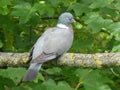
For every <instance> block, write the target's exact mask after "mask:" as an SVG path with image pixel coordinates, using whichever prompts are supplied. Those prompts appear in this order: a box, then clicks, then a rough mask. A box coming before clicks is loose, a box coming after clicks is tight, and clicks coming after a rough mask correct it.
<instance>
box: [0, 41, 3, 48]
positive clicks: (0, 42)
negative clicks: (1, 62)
mask: <svg viewBox="0 0 120 90" xmlns="http://www.w3.org/2000/svg"><path fill="white" fill-rule="evenodd" d="M2 47H3V43H2V41H1V40H0V48H2Z"/></svg>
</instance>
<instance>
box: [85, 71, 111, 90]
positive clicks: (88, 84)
mask: <svg viewBox="0 0 120 90" xmlns="http://www.w3.org/2000/svg"><path fill="white" fill-rule="evenodd" d="M110 82H111V80H110V79H109V78H108V76H103V75H102V74H101V73H100V72H99V70H94V71H92V72H91V73H90V74H89V75H88V76H87V77H86V78H85V79H84V81H83V84H84V87H85V89H86V90H112V89H111V88H110V87H109V86H108V85H107V84H105V83H110Z"/></svg>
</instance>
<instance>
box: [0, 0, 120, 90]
mask: <svg viewBox="0 0 120 90" xmlns="http://www.w3.org/2000/svg"><path fill="white" fill-rule="evenodd" d="M66 11H68V12H71V13H72V14H73V15H74V16H75V19H76V21H77V22H76V23H75V24H74V25H73V26H74V33H75V39H74V42H73V46H72V48H71V49H70V51H69V52H74V53H98V52H99V53H103V52H119V51H120V44H119V43H120V0H0V51H1V52H28V51H30V49H31V47H32V46H33V44H34V43H35V42H36V40H37V38H38V37H39V36H40V35H41V34H42V33H43V32H44V30H45V29H46V28H48V27H53V26H55V25H56V23H57V18H58V16H59V15H60V14H61V13H63V12H66ZM113 69H114V71H115V72H116V73H117V74H120V68H119V67H116V68H113ZM25 71H26V69H25V68H11V67H9V68H7V69H1V70H0V90H75V88H76V87H77V85H78V84H79V83H80V86H79V88H78V89H77V90H119V89H120V76H115V75H114V74H113V73H112V72H111V71H110V69H101V70H98V69H96V70H92V71H91V72H90V73H88V72H89V71H90V69H82V68H73V67H67V66H64V67H51V68H49V69H42V70H41V71H40V73H39V74H38V77H37V78H36V80H35V81H34V82H30V83H23V84H22V85H21V86H19V87H18V86H16V84H17V83H18V82H19V80H20V79H21V78H22V76H23V75H24V73H25ZM41 73H42V74H41ZM87 73H88V74H87ZM86 74H87V75H86Z"/></svg>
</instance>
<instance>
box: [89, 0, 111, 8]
mask: <svg viewBox="0 0 120 90" xmlns="http://www.w3.org/2000/svg"><path fill="white" fill-rule="evenodd" d="M112 2H113V0H96V1H94V2H93V3H92V4H91V5H90V8H100V7H106V6H108V5H110V4H111V3H112Z"/></svg>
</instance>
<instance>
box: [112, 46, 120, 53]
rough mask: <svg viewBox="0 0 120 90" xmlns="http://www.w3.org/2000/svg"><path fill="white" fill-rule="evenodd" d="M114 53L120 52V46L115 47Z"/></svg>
mask: <svg viewBox="0 0 120 90" xmlns="http://www.w3.org/2000/svg"><path fill="white" fill-rule="evenodd" d="M112 52H120V45H116V46H113V48H112Z"/></svg>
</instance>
